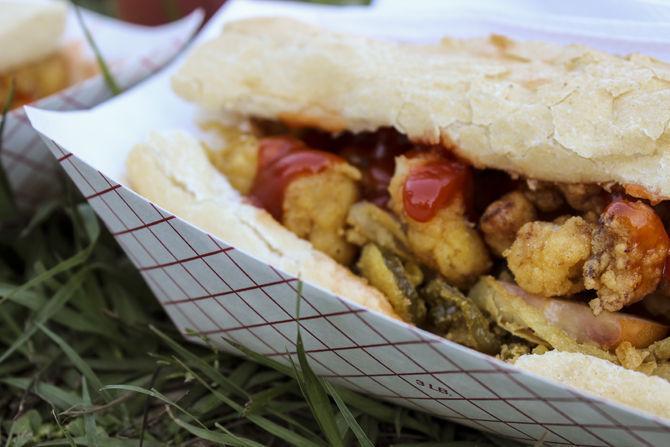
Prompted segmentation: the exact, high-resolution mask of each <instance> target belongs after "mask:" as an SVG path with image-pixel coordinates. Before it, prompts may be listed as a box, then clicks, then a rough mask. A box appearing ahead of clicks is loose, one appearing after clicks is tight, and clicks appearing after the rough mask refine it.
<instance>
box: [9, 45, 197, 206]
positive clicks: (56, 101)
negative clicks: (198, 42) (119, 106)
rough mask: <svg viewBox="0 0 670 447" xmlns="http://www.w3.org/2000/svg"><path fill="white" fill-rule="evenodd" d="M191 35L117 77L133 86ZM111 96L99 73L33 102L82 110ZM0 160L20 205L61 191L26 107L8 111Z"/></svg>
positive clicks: (117, 73) (126, 67) (118, 72)
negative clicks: (28, 116)
mask: <svg viewBox="0 0 670 447" xmlns="http://www.w3.org/2000/svg"><path fill="white" fill-rule="evenodd" d="M187 38H188V36H183V37H178V38H174V39H173V40H172V41H171V42H168V43H166V44H165V45H162V46H161V47H160V48H155V49H154V50H153V51H152V52H151V53H150V54H148V55H145V56H142V57H140V58H137V59H135V60H130V61H126V63H124V64H121V65H119V66H116V67H112V68H111V70H112V73H113V75H114V77H115V79H116V80H117V82H118V83H119V85H120V86H121V87H122V88H128V87H131V86H132V85H134V84H136V83H137V82H139V81H141V80H142V79H144V78H146V77H148V76H150V75H151V74H153V73H155V72H156V71H158V70H159V69H160V68H161V67H163V66H164V65H165V64H166V63H167V62H169V61H170V60H171V59H172V58H173V57H174V56H175V55H176V54H177V52H178V51H179V50H180V49H181V48H182V47H183V46H184V44H185V43H186V39H187ZM110 96H111V93H110V91H109V89H108V88H107V85H106V84H105V82H104V80H103V79H102V76H96V77H95V78H92V79H89V80H87V81H84V82H82V83H80V84H77V85H75V86H72V87H70V88H68V89H66V90H63V91H61V92H59V93H57V94H55V95H52V96H50V97H48V98H44V99H42V100H40V101H37V102H36V103H34V104H32V105H34V106H36V107H39V108H41V109H47V110H81V109H87V108H89V107H92V106H94V105H97V104H100V103H101V102H103V101H105V100H107V99H109V97H110ZM0 162H1V163H2V164H3V165H4V167H5V171H6V172H7V176H8V180H9V183H10V185H11V187H12V189H13V191H14V193H15V196H16V201H17V204H18V205H19V207H21V208H23V209H30V208H33V207H34V206H35V205H37V204H38V203H40V202H42V201H44V200H46V199H48V198H50V197H54V196H56V195H57V194H58V193H59V192H60V189H61V179H60V169H58V166H57V165H56V163H54V160H53V157H51V155H49V151H48V150H47V148H46V146H45V145H44V142H42V140H41V139H40V137H39V134H38V133H37V132H35V130H34V129H33V128H32V126H31V125H30V122H29V121H28V118H27V116H26V113H25V111H24V110H23V108H18V109H15V110H13V111H11V112H10V113H9V114H8V115H7V123H6V125H5V135H4V138H3V147H2V152H0Z"/></svg>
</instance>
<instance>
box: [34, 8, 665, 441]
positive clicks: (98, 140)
mask: <svg viewBox="0 0 670 447" xmlns="http://www.w3.org/2000/svg"><path fill="white" fill-rule="evenodd" d="M448 3H449V4H447V2H440V3H439V4H438V6H435V9H433V10H431V9H430V8H428V6H429V5H428V4H424V3H423V2H416V3H412V5H413V6H412V7H413V8H415V10H414V11H411V10H408V9H407V8H405V9H403V10H402V11H399V10H398V9H397V6H398V2H395V1H387V2H384V1H380V2H377V3H376V6H375V8H371V9H360V8H348V9H332V8H329V7H325V6H306V5H301V6H300V5H293V4H291V5H287V4H279V3H270V2H261V3H250V2H233V4H232V5H230V6H228V7H227V8H226V9H224V10H222V11H221V12H220V13H219V14H218V15H217V16H216V17H215V18H214V19H213V20H212V21H211V22H210V24H209V25H208V26H207V28H206V29H205V30H204V31H203V32H202V34H201V35H200V36H199V37H198V39H197V41H199V42H201V41H204V40H206V39H208V38H209V37H211V36H213V35H215V34H217V33H218V32H219V30H220V28H221V25H222V24H223V23H224V22H226V21H230V20H232V19H235V18H240V17H247V16H253V15H270V14H281V15H291V16H295V17H298V18H301V19H304V20H308V21H312V22H316V23H317V24H320V25H323V26H326V27H330V28H333V29H338V30H344V31H353V32H358V33H365V34H369V35H377V36H381V37H393V35H395V36H397V37H399V38H401V39H403V40H413V41H421V40H424V41H428V40H436V39H437V38H439V37H441V36H442V35H443V34H444V33H445V32H449V34H450V35H455V36H459V37H461V36H471V35H484V34H488V33H491V32H495V33H504V34H506V35H510V36H512V37H518V38H528V37H537V38H541V39H544V40H553V41H560V42H574V41H578V42H582V43H588V44H590V45H593V46H596V47H600V48H604V49H606V50H610V51H617V50H623V51H629V50H631V49H636V50H640V51H646V52H648V53H653V54H654V55H656V56H659V57H668V56H670V43H668V42H662V41H660V40H659V39H658V38H656V37H655V36H658V35H663V34H662V33H661V34H656V35H655V36H651V35H650V36H644V35H641V34H637V35H633V34H631V33H633V32H634V31H635V30H636V29H642V28H644V29H645V30H648V29H649V27H651V28H653V29H655V30H656V32H661V31H663V30H665V31H664V32H665V35H667V36H670V33H668V32H667V31H670V27H669V26H668V25H665V24H663V23H656V22H653V23H652V22H650V21H649V20H651V18H653V17H660V14H661V13H665V12H667V11H665V10H664V11H660V12H658V11H657V12H656V13H649V14H648V16H644V17H637V18H636V17H631V16H630V14H628V13H626V14H628V19H627V20H623V19H622V18H618V17H610V18H608V19H597V20H596V19H593V18H591V17H590V15H591V14H590V12H589V11H588V8H590V7H593V8H596V7H598V5H596V3H598V4H599V3H600V2H593V3H590V2H589V5H587V6H584V5H581V4H580V3H582V2H578V1H574V2H562V3H561V5H562V6H560V7H558V6H555V8H556V9H555V10H553V11H551V13H547V12H542V11H539V12H538V11H529V10H528V9H527V8H525V7H524V8H522V6H523V2H522V1H509V2H505V3H504V6H505V10H504V11H502V10H499V9H496V8H499V6H498V5H500V3H499V2H494V1H490V2H487V1H484V2H478V3H477V4H478V7H479V8H480V9H479V10H478V11H473V10H472V9H470V8H471V7H470V6H468V3H467V2H448ZM431 4H432V3H431ZM608 4H609V3H608ZM645 4H646V3H645ZM405 5H407V3H406V2H405ZM604 5H605V4H604V3H603V4H601V5H600V7H602V6H604ZM526 6H527V5H526ZM561 8H563V9H561ZM644 11H646V12H649V10H644ZM609 12H610V13H611V14H612V15H613V16H614V15H615V14H614V12H612V10H611V8H610V9H609ZM574 16H578V17H577V18H575V17H574ZM634 20H637V22H634V23H633V22H632V21H634ZM643 23H644V24H645V27H641V26H640V24H643ZM635 24H637V25H635ZM617 30H618V32H617ZM644 32H647V31H644ZM609 36H615V37H609ZM636 36H637V37H636ZM652 37H654V38H653V39H652ZM179 63H180V61H179V60H178V61H176V62H174V63H173V64H172V65H171V66H170V67H169V68H168V69H167V70H165V71H163V72H161V73H160V74H159V75H157V76H156V77H155V78H154V79H152V80H151V81H149V82H147V83H145V84H143V85H142V86H140V87H139V88H136V89H134V90H132V91H129V92H127V93H125V94H123V95H121V96H118V97H116V98H114V99H112V100H111V101H109V102H107V103H105V104H103V105H101V106H98V107H96V108H94V109H92V110H89V111H80V112H69V113H61V112H53V111H43V110H38V109H35V108H28V109H27V115H28V117H29V119H30V121H31V123H32V124H33V126H34V127H35V128H36V129H37V130H38V131H39V132H40V133H41V134H42V135H43V136H44V141H45V142H46V143H47V145H48V147H49V148H50V149H51V152H52V153H53V155H54V156H55V158H56V159H57V160H58V162H59V163H60V165H61V167H62V168H63V169H64V170H65V172H66V173H67V174H68V175H69V176H70V178H71V179H72V180H73V182H74V183H75V184H76V185H77V187H78V188H79V189H80V190H81V192H82V194H83V195H84V196H85V197H86V198H87V199H88V200H89V202H90V203H91V205H92V207H93V208H94V209H95V211H96V212H97V213H98V215H99V216H100V217H101V219H102V220H103V221H104V223H105V224H106V225H107V227H108V228H109V230H110V231H111V232H112V234H113V235H114V237H115V238H116V240H117V241H118V243H119V244H120V245H121V247H123V249H124V250H125V251H126V253H127V254H128V256H129V258H130V259H131V260H132V262H133V263H134V264H135V265H136V266H137V268H138V270H139V271H140V272H141V274H142V276H143V277H144V279H145V280H146V281H147V283H148V284H149V286H150V287H151V289H152V290H153V292H154V293H155V295H156V298H157V299H158V300H159V301H160V302H161V303H162V305H163V306H164V308H165V310H166V311H167V313H168V314H169V315H170V317H171V318H172V320H173V321H174V323H175V324H176V325H177V326H178V328H179V329H180V330H181V331H182V333H183V334H184V336H185V337H186V338H189V339H191V340H194V341H198V340H199V337H200V336H206V337H208V338H209V339H210V340H211V342H213V343H215V344H217V345H219V346H220V347H222V348H223V349H230V346H229V345H228V344H226V343H225V341H224V339H231V340H234V341H236V342H237V343H240V344H242V345H244V346H246V347H248V348H250V349H253V350H254V351H257V352H259V353H261V354H263V355H267V356H270V357H272V358H275V359H277V360H279V361H282V362H288V356H291V355H293V354H295V337H296V326H297V324H299V326H300V328H301V333H302V335H303V338H304V342H305V348H306V351H307V355H308V357H309V360H310V362H311V364H312V366H313V367H314V369H315V370H316V371H317V372H318V374H320V375H321V376H323V377H325V378H328V379H330V380H333V381H335V382H337V383H338V384H341V385H343V386H345V387H349V388H351V389H353V390H355V391H358V392H360V393H363V394H366V395H370V396H373V397H375V398H379V399H384V400H387V401H390V402H394V403H397V404H401V405H404V406H406V407H408V408H413V409H419V410H423V411H426V412H429V413H432V414H435V415H438V416H441V417H444V418H447V419H450V420H453V421H456V422H459V423H463V424H466V425H469V426H472V427H475V428H477V429H480V430H486V431H490V432H495V433H499V434H501V435H504V436H507V437H509V438H512V439H515V440H517V441H521V442H524V443H529V444H532V443H535V442H536V441H537V440H539V439H542V440H543V442H544V445H584V446H614V445H617V446H619V445H620V446H624V445H643V446H656V445H670V421H669V420H665V419H660V418H656V417H652V416H649V415H647V414H644V413H642V412H639V411H636V410H633V409H629V408H627V407H623V406H621V405H618V404H616V403H613V402H611V401H606V400H603V399H601V398H598V397H596V396H594V395H591V394H588V393H585V392H581V391H578V390H576V389H571V388H568V387H565V386H563V385H560V384H558V383H555V382H550V381H548V380H545V379H542V378H540V377H538V376H535V375H533V374H530V373H528V372H524V371H522V370H520V369H518V368H516V367H515V366H513V365H510V364H507V363H503V362H501V361H498V360H496V359H495V358H492V357H489V356H486V355H483V354H480V353H478V352H475V351H473V350H470V349H468V348H466V347H463V346H461V345H458V344H455V343H452V342H450V341H448V340H445V339H442V338H440V337H437V336H435V335H432V334H430V333H427V332H424V331H422V330H419V329H417V328H414V327H412V326H409V325H406V324H403V323H399V322H398V321H395V320H392V319H390V318H388V317H386V316H385V315H381V314H379V313H376V312H373V311H370V310H368V309H365V308H362V307H360V306H359V305H356V304H355V303H353V302H351V301H349V300H348V299H347V298H346V296H344V297H338V296H334V295H333V294H330V293H328V292H326V291H324V290H322V289H320V288H319V287H316V286H314V285H312V284H309V283H306V284H304V288H303V289H302V296H301V299H302V304H301V311H300V316H299V319H298V320H297V321H296V296H297V293H298V279H297V278H295V277H291V276H290V275H287V274H285V273H284V272H282V271H280V270H279V269H277V268H275V267H273V266H271V265H266V264H265V263H263V262H260V261H259V260H257V259H256V258H254V255H253V253H246V252H243V251H241V250H239V249H238V248H236V247H235V246H231V245H230V244H228V243H227V242H226V241H225V240H221V239H219V238H217V237H216V236H215V235H212V234H209V233H208V232H206V231H203V230H202V229H199V228H197V227H196V226H194V225H192V224H190V223H189V222H187V221H184V220H182V219H180V218H179V217H178V216H174V215H172V214H170V213H169V212H167V211H165V210H163V209H161V208H160V207H159V206H157V205H155V204H153V203H151V202H150V201H148V200H146V199H144V198H143V197H141V196H139V195H138V194H136V193H134V192H133V191H132V190H131V189H130V188H129V187H127V186H126V185H125V183H124V182H125V160H126V157H127V155H128V153H129V151H130V150H131V148H132V147H133V146H134V145H135V144H137V143H139V142H141V141H144V140H145V139H146V138H147V135H148V134H149V133H150V132H151V131H154V130H158V131H160V130H169V129H184V130H187V131H189V132H192V133H196V134H197V133H198V132H199V131H198V128H197V126H196V110H195V108H194V107H193V106H192V105H190V104H187V103H185V102H184V101H182V100H181V99H179V98H178V97H177V96H176V95H175V94H174V93H173V92H172V91H171V89H170V76H171V74H172V73H173V72H174V70H175V69H176V67H177V66H178V65H179ZM193 332H196V333H198V334H199V335H198V336H195V335H193Z"/></svg>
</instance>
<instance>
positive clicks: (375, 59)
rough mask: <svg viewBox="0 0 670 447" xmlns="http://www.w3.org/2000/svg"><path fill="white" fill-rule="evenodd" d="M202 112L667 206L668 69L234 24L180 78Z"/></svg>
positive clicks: (177, 83) (274, 23) (466, 43)
mask: <svg viewBox="0 0 670 447" xmlns="http://www.w3.org/2000/svg"><path fill="white" fill-rule="evenodd" d="M173 87H174V89H175V91H176V92H177V93H178V94H179V95H181V96H182V97H184V98H185V99H187V100H189V101H193V102H196V103H198V104H200V105H201V106H202V107H204V108H206V109H209V110H214V111H222V112H227V113H237V114H241V115H245V116H254V117H261V118H267V119H279V120H282V121H285V122H288V123H292V124H297V125H310V126H316V127H320V128H323V129H326V130H329V131H341V130H351V131H362V130H374V129H376V128H379V127H384V126H391V127H395V128H396V129H397V130H398V131H400V132H401V133H404V134H406V135H408V136H409V137H410V138H411V139H413V140H415V141H420V142H425V143H429V144H441V145H444V146H447V147H449V148H451V149H452V150H454V151H456V152H457V153H458V154H459V155H460V156H462V157H464V158H466V159H469V160H470V161H471V162H472V163H473V164H475V165H476V166H480V167H493V168H498V169H504V170H507V171H510V172H513V173H518V174H520V175H523V176H526V177H532V178H537V179H543V180H550V181H564V182H598V183H608V182H616V183H619V184H622V185H627V186H630V191H632V192H633V193H635V194H638V195H640V196H649V197H655V198H670V176H668V175H666V174H665V172H666V171H667V170H668V168H670V131H669V130H668V122H669V121H670V65H668V64H665V63H662V62H660V61H657V60H654V59H652V58H650V57H646V56H641V55H631V56H627V57H617V56H613V55H609V54H606V53H603V52H599V51H595V50H591V49H588V48H586V47H583V46H577V45H570V46H558V45H554V44H548V43H540V42H515V41H511V40H509V39H507V38H504V37H501V36H492V37H490V38H488V39H473V40H449V39H445V40H443V41H442V42H439V43H435V44H432V45H413V44H403V43H395V42H387V41H376V40H371V39H367V38H363V37H358V36H351V35H343V34H338V33H335V32H331V31H327V30H323V29H319V28H316V27H313V26H310V25H307V24H304V23H301V22H297V21H294V20H291V19H285V18H256V19H247V20H243V21H239V22H233V23H231V24H229V25H227V26H226V27H225V29H224V30H223V32H222V33H221V35H220V36H219V37H217V38H216V39H214V40H212V41H210V42H207V43H205V44H204V45H202V46H200V47H199V48H196V49H195V50H194V51H193V53H192V54H191V55H190V57H189V58H188V59H187V60H186V62H185V63H184V65H183V66H182V67H181V69H180V70H179V71H178V72H177V74H176V75H175V76H174V78H173Z"/></svg>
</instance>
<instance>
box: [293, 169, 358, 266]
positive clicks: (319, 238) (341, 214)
mask: <svg viewBox="0 0 670 447" xmlns="http://www.w3.org/2000/svg"><path fill="white" fill-rule="evenodd" d="M360 178H361V174H360V172H359V171H358V170H357V169H356V168H354V167H353V166H351V165H348V164H346V163H337V164H334V165H332V166H331V167H329V168H327V169H326V170H324V171H322V172H319V173H317V174H312V175H306V176H302V177H299V178H297V179H295V180H293V181H292V182H291V183H290V184H289V185H288V186H287V187H286V191H285V193H284V203H283V217H282V223H283V224H284V226H285V227H286V228H288V229H289V230H291V231H292V232H293V233H295V234H296V235H298V236H299V237H301V238H303V239H307V240H309V241H310V242H311V243H312V244H313V245H314V247H316V248H317V249H318V250H321V251H322V252H324V253H326V254H327V255H329V256H330V257H332V258H333V259H335V260H336V261H338V262H340V263H342V264H345V265H348V264H349V263H351V261H352V260H353V258H354V256H355V254H356V246H355V245H353V244H350V243H349V242H347V240H346V234H345V224H346V219H347V215H348V213H349V208H351V206H352V205H353V204H354V203H356V202H357V201H358V199H359V189H358V181H359V180H360Z"/></svg>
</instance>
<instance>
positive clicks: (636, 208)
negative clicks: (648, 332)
mask: <svg viewBox="0 0 670 447" xmlns="http://www.w3.org/2000/svg"><path fill="white" fill-rule="evenodd" d="M669 248H670V240H669V239H668V235H667V233H666V232H665V229H664V227H663V222H661V219H660V218H659V217H658V216H657V215H656V213H655V212H654V210H653V209H652V208H651V207H650V206H648V205H646V204H644V203H643V202H629V201H624V200H618V201H614V202H612V203H611V204H610V205H608V207H607V208H606V209H605V211H604V212H603V214H602V215H601V216H600V219H599V221H598V226H597V228H596V230H595V232H594V233H593V254H592V256H591V257H590V258H589V260H588V261H587V262H586V263H585V264H584V284H585V286H586V288H587V289H593V290H596V291H597V292H598V298H596V299H594V300H592V301H591V303H590V304H591V308H592V309H593V311H594V312H595V313H596V314H597V313H600V312H601V311H602V310H603V309H604V310H608V311H610V312H615V311H617V310H620V309H621V308H623V307H624V306H627V305H629V304H632V303H635V302H637V301H639V300H641V299H642V298H644V297H645V296H646V295H647V294H649V293H651V292H653V291H654V290H655V289H656V287H657V286H658V283H659V282H660V280H661V276H662V274H663V267H664V265H665V258H666V256H667V254H668V249H669Z"/></svg>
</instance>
